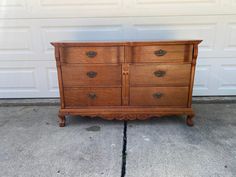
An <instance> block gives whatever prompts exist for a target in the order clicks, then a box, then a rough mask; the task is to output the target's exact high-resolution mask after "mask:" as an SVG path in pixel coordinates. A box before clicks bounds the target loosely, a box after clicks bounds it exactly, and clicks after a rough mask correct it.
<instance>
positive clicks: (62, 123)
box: [58, 113, 66, 127]
mask: <svg viewBox="0 0 236 177" xmlns="http://www.w3.org/2000/svg"><path fill="white" fill-rule="evenodd" d="M58 118H59V126H60V127H65V125H66V117H65V115H63V114H60V113H59V114H58Z"/></svg>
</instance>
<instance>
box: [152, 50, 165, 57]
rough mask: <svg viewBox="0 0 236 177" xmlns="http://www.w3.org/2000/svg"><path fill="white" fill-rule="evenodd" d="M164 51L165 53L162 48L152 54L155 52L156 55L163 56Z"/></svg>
mask: <svg viewBox="0 0 236 177" xmlns="http://www.w3.org/2000/svg"><path fill="white" fill-rule="evenodd" d="M166 53H167V51H165V50H162V49H160V50H156V51H155V52H154V54H155V55H156V56H158V57H161V56H164V55H165V54H166Z"/></svg>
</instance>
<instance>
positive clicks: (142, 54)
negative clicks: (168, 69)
mask: <svg viewBox="0 0 236 177" xmlns="http://www.w3.org/2000/svg"><path fill="white" fill-rule="evenodd" d="M132 50H133V52H132V53H133V58H132V59H131V62H191V60H192V52H193V46H192V45H158V46H135V47H133V49H132Z"/></svg>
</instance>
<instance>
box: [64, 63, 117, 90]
mask: <svg viewBox="0 0 236 177" xmlns="http://www.w3.org/2000/svg"><path fill="white" fill-rule="evenodd" d="M62 78H63V84H64V87H79V86H94V87H96V86H109V87H111V86H121V66H120V65H83V66H82V65H79V66H78V65H73V66H72V65H63V66H62Z"/></svg>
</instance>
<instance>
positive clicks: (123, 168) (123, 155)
mask: <svg viewBox="0 0 236 177" xmlns="http://www.w3.org/2000/svg"><path fill="white" fill-rule="evenodd" d="M126 156H127V121H124V130H123V149H122V165H121V177H125V173H126Z"/></svg>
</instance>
